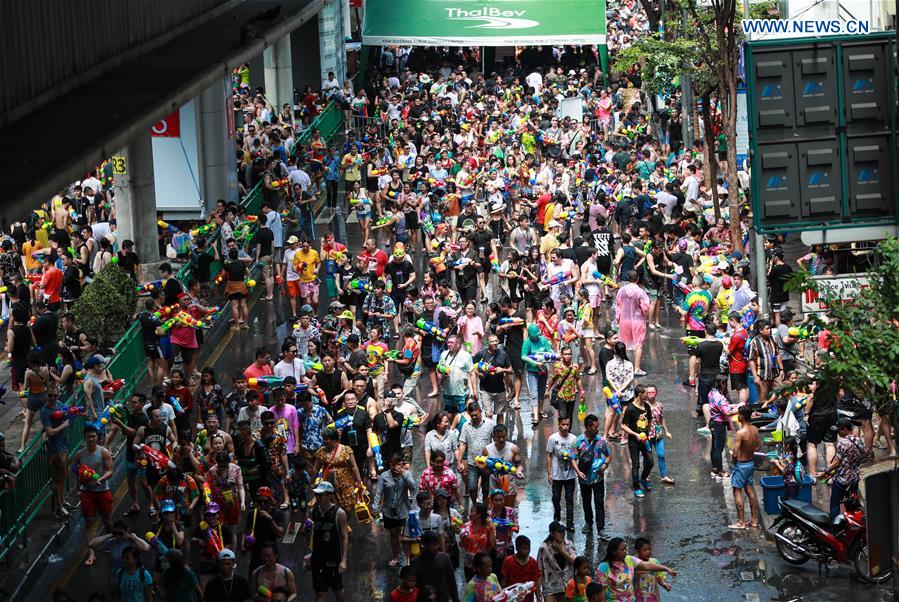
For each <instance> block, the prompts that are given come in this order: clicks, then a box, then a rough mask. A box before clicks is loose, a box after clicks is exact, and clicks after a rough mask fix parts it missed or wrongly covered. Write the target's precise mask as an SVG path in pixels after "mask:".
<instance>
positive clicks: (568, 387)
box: [553, 362, 581, 401]
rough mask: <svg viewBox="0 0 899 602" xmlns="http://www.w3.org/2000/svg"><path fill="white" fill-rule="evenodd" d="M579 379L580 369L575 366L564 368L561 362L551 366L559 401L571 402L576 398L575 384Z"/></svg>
mask: <svg viewBox="0 0 899 602" xmlns="http://www.w3.org/2000/svg"><path fill="white" fill-rule="evenodd" d="M580 378H581V369H580V368H578V366H577V364H572V365H571V366H567V367H566V366H565V365H564V364H563V363H562V362H556V363H555V364H554V365H553V382H554V383H555V387H556V391H558V395H559V399H560V400H562V401H572V400H573V399H574V398H575V397H576V396H577V384H578V381H580Z"/></svg>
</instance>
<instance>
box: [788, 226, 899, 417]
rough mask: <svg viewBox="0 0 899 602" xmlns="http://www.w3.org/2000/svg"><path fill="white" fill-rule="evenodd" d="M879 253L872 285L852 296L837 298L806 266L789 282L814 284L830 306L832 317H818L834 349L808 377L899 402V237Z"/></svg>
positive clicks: (803, 286) (877, 400) (882, 401)
mask: <svg viewBox="0 0 899 602" xmlns="http://www.w3.org/2000/svg"><path fill="white" fill-rule="evenodd" d="M877 253H878V255H879V259H880V261H879V264H878V265H877V267H875V268H873V269H872V270H871V271H869V272H868V275H869V286H868V287H867V288H864V289H862V290H861V293H860V294H859V296H858V298H857V299H854V300H852V301H850V302H843V301H840V300H839V299H835V298H833V296H832V294H831V293H830V291H828V290H822V289H821V286H820V284H819V282H818V281H817V280H814V279H812V278H811V277H810V275H809V273H808V272H805V271H799V272H795V273H794V274H793V276H792V277H791V279H790V280H789V281H788V282H787V285H786V288H787V290H792V291H806V290H814V291H816V292H817V293H818V295H819V299H820V300H821V301H822V302H823V303H824V304H825V306H826V308H827V309H826V314H827V315H826V318H825V317H821V316H820V315H816V316H815V317H814V318H813V321H814V322H815V323H816V324H817V325H818V326H819V327H821V328H826V329H827V331H829V332H830V338H831V344H830V349H829V351H828V352H827V353H826V354H825V355H823V357H821V358H819V360H820V361H818V362H816V364H817V365H816V366H815V367H814V369H812V370H809V371H808V372H807V373H806V374H805V375H804V378H803V379H802V380H804V381H806V382H807V381H810V380H814V381H815V382H817V383H818V385H819V386H839V387H843V388H844V389H846V390H847V391H848V392H850V393H852V394H854V395H856V396H858V397H859V398H866V399H871V400H872V401H873V402H874V404H875V405H876V406H877V407H878V408H879V409H886V408H887V407H888V406H889V405H890V404H892V403H894V401H893V386H894V383H895V381H896V379H897V377H899V239H896V238H890V239H887V240H884V241H882V242H881V243H880V244H879V245H878V247H877Z"/></svg>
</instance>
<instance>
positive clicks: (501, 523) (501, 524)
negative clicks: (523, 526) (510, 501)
mask: <svg viewBox="0 0 899 602" xmlns="http://www.w3.org/2000/svg"><path fill="white" fill-rule="evenodd" d="M490 520H491V521H493V524H494V525H496V528H497V530H499V529H511V530H512V532H513V533H518V525H516V524H515V523H513V522H512V521H510V520H509V519H508V518H491V519H490Z"/></svg>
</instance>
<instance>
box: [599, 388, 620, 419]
mask: <svg viewBox="0 0 899 602" xmlns="http://www.w3.org/2000/svg"><path fill="white" fill-rule="evenodd" d="M602 392H603V395H605V396H606V401H607V402H608V404H609V407H610V408H612V409H613V410H615V413H616V414H620V413H621V400H620V399H619V398H618V396H617V395H613V394H612V389H610V388H609V387H603V388H602Z"/></svg>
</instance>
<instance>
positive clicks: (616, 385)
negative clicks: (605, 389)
mask: <svg viewBox="0 0 899 602" xmlns="http://www.w3.org/2000/svg"><path fill="white" fill-rule="evenodd" d="M606 380H607V381H609V383H610V384H611V385H612V387H613V389H620V388H621V387H622V386H623V385H624V384H625V383H627V382H628V381H630V383H631V384H630V385H628V387H627V388H626V389H625V390H624V391H622V392H621V395H619V397H620V398H621V401H630V400H631V399H633V398H634V365H633V364H632V363H630V362H629V361H627V360H623V359H621V358H619V357H617V356H616V357H613V358H612V359H610V360H609V363H608V364H606Z"/></svg>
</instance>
